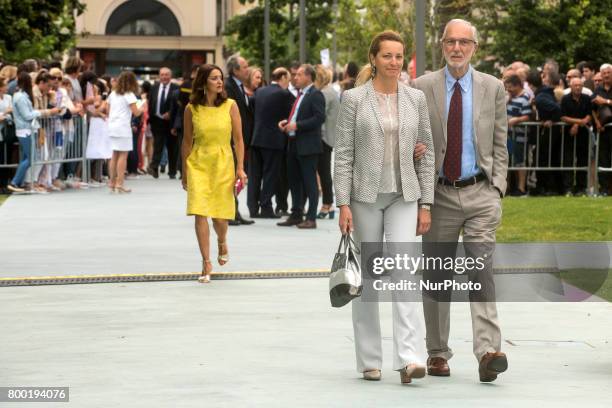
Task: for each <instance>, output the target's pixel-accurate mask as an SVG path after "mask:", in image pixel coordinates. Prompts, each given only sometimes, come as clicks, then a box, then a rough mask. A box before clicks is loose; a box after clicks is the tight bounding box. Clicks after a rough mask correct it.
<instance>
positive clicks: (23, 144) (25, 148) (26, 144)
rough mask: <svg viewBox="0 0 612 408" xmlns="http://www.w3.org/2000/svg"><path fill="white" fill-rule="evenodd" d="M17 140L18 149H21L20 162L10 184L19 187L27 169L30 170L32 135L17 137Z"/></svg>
mask: <svg viewBox="0 0 612 408" xmlns="http://www.w3.org/2000/svg"><path fill="white" fill-rule="evenodd" d="M17 139H19V147H20V149H21V160H20V161H19V166H18V167H17V172H16V173H15V177H13V180H12V181H11V184H12V185H14V186H17V187H19V186H21V185H22V184H23V179H24V178H25V175H26V172H27V171H28V168H30V154H31V153H32V135H30V136H28V137H18V138H17Z"/></svg>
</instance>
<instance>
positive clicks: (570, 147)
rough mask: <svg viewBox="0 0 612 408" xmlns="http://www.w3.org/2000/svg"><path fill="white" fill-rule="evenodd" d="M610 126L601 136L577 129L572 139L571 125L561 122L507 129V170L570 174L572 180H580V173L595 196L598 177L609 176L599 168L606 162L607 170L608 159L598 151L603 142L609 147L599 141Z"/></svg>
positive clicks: (589, 129) (604, 169)
mask: <svg viewBox="0 0 612 408" xmlns="http://www.w3.org/2000/svg"><path fill="white" fill-rule="evenodd" d="M611 126H612V124H607V125H605V127H604V129H603V130H602V131H601V132H598V131H595V132H594V131H593V129H591V128H588V127H581V128H579V129H578V132H577V134H576V135H572V133H571V125H568V124H566V123H564V122H549V123H545V122H523V123H520V124H518V125H514V126H511V127H509V134H508V151H509V159H510V162H509V167H508V170H509V171H513V170H527V171H537V172H548V171H556V172H561V171H563V172H573V173H575V175H576V177H582V176H583V175H580V173H582V172H584V173H586V177H587V180H588V183H587V186H588V187H589V188H590V189H591V191H594V192H595V193H597V192H598V182H597V179H598V173H600V172H612V167H604V166H603V163H606V162H607V163H606V164H607V166H609V163H610V161H611V160H612V155H611V158H608V160H607V161H606V160H605V158H602V157H600V151H599V148H600V146H601V144H602V143H603V142H607V143H609V141H605V140H603V137H606V136H605V135H606V129H609V128H610V127H611ZM602 159H603V160H602ZM600 162H603V163H600ZM572 179H573V177H572Z"/></svg>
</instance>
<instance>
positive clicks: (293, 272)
mask: <svg viewBox="0 0 612 408" xmlns="http://www.w3.org/2000/svg"><path fill="white" fill-rule="evenodd" d="M327 276H329V270H328V269H289V270H275V271H242V272H213V273H212V279H213V280H233V279H285V278H325V277H327ZM199 277H200V274H199V273H191V272H181V273H146V274H115V275H80V276H79V275H69V276H31V277H15V278H0V287H2V286H39V285H74V284H91V283H118V282H161V281H184V280H197V279H198V278H199Z"/></svg>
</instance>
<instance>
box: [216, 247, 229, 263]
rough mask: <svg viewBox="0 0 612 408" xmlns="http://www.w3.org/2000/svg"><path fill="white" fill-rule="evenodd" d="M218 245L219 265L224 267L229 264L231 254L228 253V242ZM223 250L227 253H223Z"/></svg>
mask: <svg viewBox="0 0 612 408" xmlns="http://www.w3.org/2000/svg"><path fill="white" fill-rule="evenodd" d="M217 245H218V247H219V256H217V261H218V262H219V265H221V266H223V265H225V264H226V263H228V262H229V253H228V251H227V242H219V241H217ZM223 248H225V253H222V252H221V251H222V250H223Z"/></svg>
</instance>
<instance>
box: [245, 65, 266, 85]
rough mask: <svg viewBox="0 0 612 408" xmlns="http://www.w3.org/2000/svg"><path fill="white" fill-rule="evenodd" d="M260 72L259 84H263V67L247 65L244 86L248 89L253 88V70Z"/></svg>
mask: <svg viewBox="0 0 612 408" xmlns="http://www.w3.org/2000/svg"><path fill="white" fill-rule="evenodd" d="M258 71H259V73H260V74H261V82H260V83H259V86H260V87H261V86H263V80H264V78H263V77H264V72H263V69H261V68H259V67H249V75H248V77H247V80H246V84H245V85H246V86H247V88H249V89H253V76H254V75H255V72H258ZM253 91H255V89H253Z"/></svg>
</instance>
